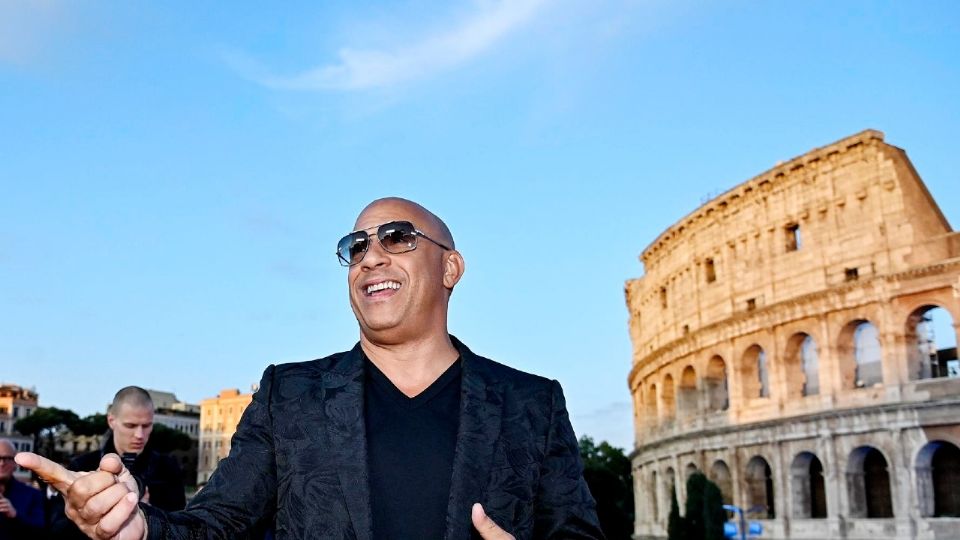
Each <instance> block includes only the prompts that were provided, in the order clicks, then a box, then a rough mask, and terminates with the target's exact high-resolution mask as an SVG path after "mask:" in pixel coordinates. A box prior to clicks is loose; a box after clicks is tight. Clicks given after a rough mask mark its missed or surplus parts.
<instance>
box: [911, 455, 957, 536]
mask: <svg viewBox="0 0 960 540" xmlns="http://www.w3.org/2000/svg"><path fill="white" fill-rule="evenodd" d="M917 484H918V485H917V497H918V498H919V500H920V513H921V515H923V516H924V517H960V490H958V489H957V487H958V486H960V448H957V446H956V445H954V444H952V443H949V442H946V441H932V442H929V443H927V444H926V445H925V446H924V447H923V448H922V449H921V450H920V453H919V454H918V456H917Z"/></svg>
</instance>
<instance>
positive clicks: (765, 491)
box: [746, 456, 776, 519]
mask: <svg viewBox="0 0 960 540" xmlns="http://www.w3.org/2000/svg"><path fill="white" fill-rule="evenodd" d="M746 483H747V494H746V495H747V505H746V509H747V511H748V512H750V513H751V514H752V515H754V516H755V517H757V518H758V519H774V518H775V517H776V512H775V510H774V508H775V506H774V500H773V471H771V470H770V464H769V463H767V460H765V459H763V458H762V457H760V456H754V457H753V458H752V459H750V461H749V462H748V463H747V474H746Z"/></svg>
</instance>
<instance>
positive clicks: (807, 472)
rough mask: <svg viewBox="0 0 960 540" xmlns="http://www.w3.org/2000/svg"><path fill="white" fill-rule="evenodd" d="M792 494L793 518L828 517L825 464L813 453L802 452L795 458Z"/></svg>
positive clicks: (791, 483) (792, 473)
mask: <svg viewBox="0 0 960 540" xmlns="http://www.w3.org/2000/svg"><path fill="white" fill-rule="evenodd" d="M790 494H791V496H792V499H793V505H792V506H793V517H796V518H807V519H822V518H826V517H827V494H826V487H825V484H824V480H823V464H822V463H821V462H820V459H819V458H818V457H817V456H816V454H814V453H813V452H800V453H799V454H797V456H796V457H795V458H793V464H792V465H791V466H790Z"/></svg>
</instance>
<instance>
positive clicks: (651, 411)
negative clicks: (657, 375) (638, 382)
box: [644, 383, 660, 426]
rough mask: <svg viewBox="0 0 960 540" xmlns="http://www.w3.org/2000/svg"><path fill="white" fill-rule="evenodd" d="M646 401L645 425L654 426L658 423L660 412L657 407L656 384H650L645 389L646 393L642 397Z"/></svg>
mask: <svg viewBox="0 0 960 540" xmlns="http://www.w3.org/2000/svg"><path fill="white" fill-rule="evenodd" d="M644 398H645V400H646V410H647V424H648V425H650V426H656V425H657V424H658V422H659V418H660V411H659V410H658V407H657V385H656V383H654V384H651V385H650V386H649V387H647V393H646V395H645V396H644Z"/></svg>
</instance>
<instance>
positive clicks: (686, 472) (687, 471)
mask: <svg viewBox="0 0 960 540" xmlns="http://www.w3.org/2000/svg"><path fill="white" fill-rule="evenodd" d="M699 470H700V468H699V467H697V464H696V463H694V462H692V461H690V462H687V466H686V467H684V469H683V479H684V481H686V480H689V479H690V475H692V474H693V473H695V472H698V471H699Z"/></svg>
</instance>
